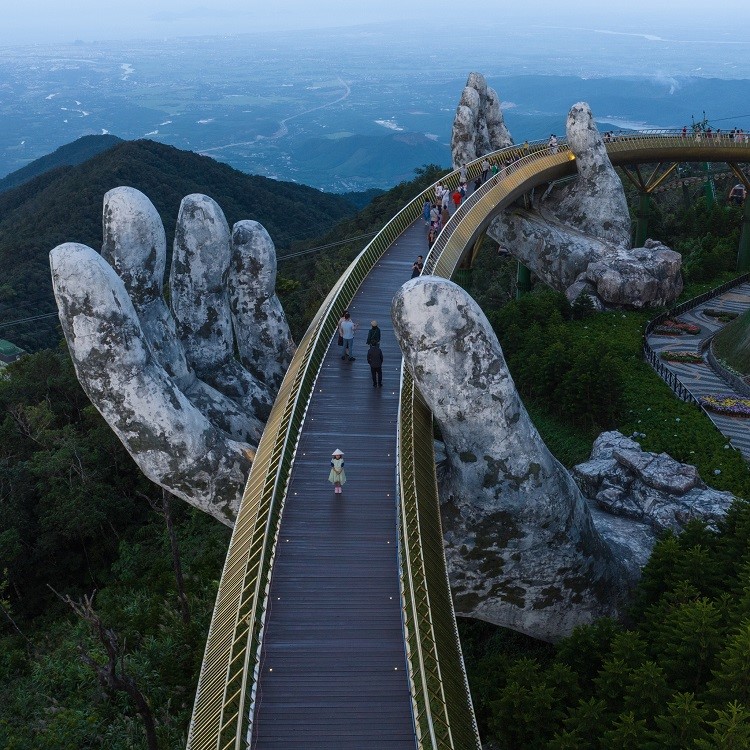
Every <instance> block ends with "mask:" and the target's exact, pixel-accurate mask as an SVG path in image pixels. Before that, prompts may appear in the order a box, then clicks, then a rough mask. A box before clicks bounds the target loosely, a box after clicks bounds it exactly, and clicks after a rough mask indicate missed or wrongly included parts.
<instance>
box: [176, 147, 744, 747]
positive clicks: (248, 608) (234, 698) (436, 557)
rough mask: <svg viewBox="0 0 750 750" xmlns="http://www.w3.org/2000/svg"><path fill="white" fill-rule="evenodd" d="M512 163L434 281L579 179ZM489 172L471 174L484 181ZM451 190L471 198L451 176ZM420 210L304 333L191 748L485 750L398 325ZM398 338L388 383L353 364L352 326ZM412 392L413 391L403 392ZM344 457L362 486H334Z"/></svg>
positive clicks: (245, 526)
mask: <svg viewBox="0 0 750 750" xmlns="http://www.w3.org/2000/svg"><path fill="white" fill-rule="evenodd" d="M607 150H608V152H609V154H610V158H611V159H612V161H613V163H614V164H616V165H618V164H619V165H625V164H638V163H655V162H661V161H670V162H677V161H714V162H716V161H728V162H732V163H734V162H748V161H750V143H745V142H743V143H737V142H729V141H728V140H727V141H726V142H723V141H722V142H719V141H715V142H707V141H705V140H703V141H696V140H695V139H694V138H693V137H692V136H689V137H683V136H681V135H680V134H677V135H670V134H644V135H640V136H638V135H636V136H632V137H628V138H621V139H617V140H616V141H614V142H612V143H609V144H608V145H607ZM490 158H492V159H497V160H500V159H503V160H506V161H508V160H510V165H509V166H507V167H506V168H505V169H504V170H502V171H501V173H500V174H498V175H497V176H495V177H493V178H492V179H490V180H489V181H488V182H487V183H485V184H484V185H483V186H482V187H481V188H479V189H478V190H477V191H476V192H475V193H474V194H472V195H471V196H470V198H469V199H468V200H467V201H465V203H464V204H463V205H462V206H461V207H460V209H459V210H458V211H457V212H456V213H455V215H454V216H452V217H451V220H450V221H449V222H448V224H447V226H446V227H445V229H444V230H443V232H442V233H441V235H440V236H439V238H438V241H437V242H436V243H435V245H434V246H433V249H432V252H431V253H430V255H429V257H428V259H427V265H426V267H425V272H426V273H433V274H437V275H440V276H444V277H446V278H450V276H451V275H452V273H453V271H454V270H455V268H456V267H457V266H458V264H459V262H460V260H461V258H462V257H463V256H464V254H465V253H466V252H467V251H468V250H469V249H470V248H471V246H472V245H473V243H474V242H475V240H476V239H477V237H479V236H480V235H481V233H482V232H483V231H484V229H485V228H486V226H487V225H488V224H489V222H490V221H491V219H492V217H493V216H495V215H496V214H497V213H499V212H500V211H501V210H503V209H504V208H505V207H507V206H508V205H510V204H511V203H512V202H513V201H514V200H515V199H517V198H519V197H520V196H522V195H524V194H525V193H527V192H529V191H530V190H531V189H532V188H534V187H537V186H539V185H542V184H544V183H548V182H550V181H553V180H556V179H561V178H563V177H566V176H569V175H572V174H574V172H575V157H574V155H573V154H572V153H571V152H570V151H569V150H568V149H567V147H566V146H565V144H561V145H560V147H559V150H558V152H557V153H554V154H551V153H549V151H548V150H547V149H546V148H545V147H544V145H543V144H531V146H530V148H529V149H528V150H527V149H524V148H522V147H519V146H512V147H510V148H508V149H504V150H503V151H502V152H496V153H495V154H493V155H491V156H490ZM479 161H480V160H478V161H477V162H474V163H472V164H471V165H469V175H470V177H472V178H473V177H475V176H476V175H477V174H478V173H479V171H480V166H479ZM443 184H446V185H447V186H448V187H450V188H453V187H455V186H456V185H457V184H458V172H453V173H452V174H450V175H449V176H448V177H447V178H446V179H444V180H443ZM432 195H434V186H433V187H430V188H428V189H427V190H426V191H425V192H424V193H422V194H420V195H418V196H416V197H415V198H414V199H413V200H412V201H411V202H410V203H409V204H407V205H406V206H404V208H403V209H402V210H401V211H400V212H399V213H398V214H397V215H396V216H395V217H394V218H393V219H392V220H391V221H390V222H388V224H387V225H386V226H385V227H384V228H383V230H381V232H380V233H379V234H378V235H377V236H376V237H375V238H374V239H373V240H372V242H371V243H370V244H369V245H368V246H367V247H366V248H365V249H364V250H363V251H362V253H360V255H359V256H358V257H357V258H356V259H355V260H354V261H353V263H352V264H351V266H350V267H349V268H348V269H347V271H346V272H345V273H344V274H343V275H342V277H341V278H340V279H339V281H338V282H337V283H336V285H335V286H334V288H333V289H332V290H331V292H330V294H329V295H328V297H327V298H326V300H325V302H324V303H323V305H322V306H321V308H320V310H319V311H318V313H317V314H316V316H315V318H314V319H313V321H312V323H311V325H310V327H309V329H308V331H307V333H306V334H305V336H304V338H303V340H302V342H301V343H300V346H299V348H298V350H297V353H296V355H295V357H294V359H293V361H292V364H291V365H290V368H289V371H288V372H287V375H286V377H285V379H284V382H283V384H282V386H281V389H280V391H279V394H278V397H277V399H276V403H275V405H274V408H273V410H272V413H271V416H270V418H269V421H268V424H267V425H266V429H265V432H264V434H263V438H262V440H261V443H260V445H259V447H258V452H257V457H256V460H255V462H254V464H253V467H252V470H251V472H250V476H249V478H248V481H247V486H246V489H245V493H244V496H243V501H242V506H241V508H240V512H239V515H238V519H237V523H236V525H235V528H234V532H233V536H232V541H231V544H230V549H229V552H228V555H227V560H226V563H225V567H224V571H223V573H222V579H221V584H220V587H219V593H218V597H217V602H216V608H215V611H214V615H213V620H212V623H211V628H210V632H209V638H208V642H207V646H206V652H205V656H204V661H203V666H202V669H201V675H200V681H199V685H198V691H197V695H196V702H195V708H194V713H193V718H192V721H191V726H190V733H189V738H188V747H189V748H191V750H204V749H208V748H211V749H212V750H225V749H227V750H228V749H229V748H236V749H238V750H239V748H282V747H283V748H286V749H287V750H291V749H293V748H300V749H301V748H305V749H307V750H311V749H314V748H321V750H322V749H323V748H334V747H335V748H352V749H354V748H359V749H362V748H373V749H374V748H407V747H409V748H412V747H413V748H456V749H460V750H470V748H476V749H477V750H478V749H479V748H480V742H479V736H478V733H477V728H476V722H475V719H474V715H473V709H472V705H471V698H470V695H469V691H468V685H467V681H466V675H465V672H464V668H463V661H462V657H461V651H460V644H459V642H458V636H457V631H456V624H455V617H454V613H453V608H452V603H451V598H450V591H449V587H448V580H447V575H446V569H445V560H444V557H443V550H442V531H441V526H440V514H439V505H438V498H437V485H436V481H435V473H434V455H433V447H432V417H431V414H430V413H429V410H428V409H427V408H426V406H425V404H424V402H423V400H422V399H421V397H420V395H419V393H418V391H417V390H416V389H415V388H414V387H413V384H412V382H411V379H410V377H409V376H408V374H407V373H404V372H401V374H400V376H399V371H400V368H399V363H400V353H399V352H398V348H397V346H395V339H394V338H393V333H392V330H391V327H390V322H389V313H388V311H389V308H390V301H391V297H392V296H393V294H394V292H395V291H396V289H397V288H398V287H399V286H400V284H401V283H403V281H405V280H406V279H407V278H408V277H409V271H410V267H411V261H412V260H413V258H414V257H415V256H416V255H417V254H423V250H426V243H425V240H424V225H423V224H422V219H421V211H422V205H423V202H424V198H425V196H428V197H432ZM346 308H350V309H351V310H352V312H353V317H354V318H355V319H357V320H359V322H360V323H361V324H363V330H366V327H367V326H368V325H369V321H370V319H371V318H374V319H377V320H378V321H379V322H380V326H381V328H382V329H383V349H384V354H385V358H386V366H385V369H384V374H385V386H384V387H383V389H377V388H373V387H372V385H371V384H370V382H369V368H368V367H367V365H366V364H365V363H364V362H362V359H363V358H364V349H365V347H364V343H363V341H362V339H363V337H364V336H363V330H362V331H361V332H360V334H359V340H358V342H357V345H358V347H359V351H358V352H355V353H358V355H359V361H358V362H357V363H356V364H355V363H350V362H342V361H341V360H340V357H339V351H338V347H336V345H335V336H334V334H335V331H336V327H337V323H338V319H339V317H340V316H341V314H342V313H343V311H344V309H346ZM399 377H400V383H399V384H398V385H399V387H398V388H397V387H395V386H396V382H397V380H398V379H399ZM335 448H340V449H342V450H343V451H344V452H345V453H346V456H345V458H346V460H347V469H348V471H349V474H350V478H351V479H350V482H349V483H348V484H347V485H346V487H345V491H344V495H343V497H342V498H340V499H335V498H337V497H338V496H334V495H333V493H332V492H331V489H330V486H329V485H328V484H327V482H326V477H327V473H328V459H329V457H330V454H331V452H332V451H333V450H334V449H335Z"/></svg>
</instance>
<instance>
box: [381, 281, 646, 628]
mask: <svg viewBox="0 0 750 750" xmlns="http://www.w3.org/2000/svg"><path fill="white" fill-rule="evenodd" d="M392 317H393V323H394V326H395V330H396V335H397V338H398V340H399V343H400V345H401V348H402V351H403V353H404V358H405V361H406V364H407V367H408V368H409V371H410V372H411V374H412V376H413V377H414V379H415V381H416V383H417V385H418V387H419V389H420V391H421V392H422V394H423V395H424V397H425V398H426V400H427V402H428V404H429V406H430V408H431V409H432V411H433V414H434V415H435V417H436V419H437V420H438V422H439V424H440V428H441V430H442V433H443V438H444V441H445V447H446V454H447V458H446V463H447V466H446V467H445V471H444V472H443V479H442V482H441V506H442V513H443V518H444V533H445V545H446V547H445V549H446V556H447V560H448V567H449V573H450V577H451V583H452V587H453V594H454V601H455V604H456V608H457V611H458V612H459V613H461V614H464V615H470V616H473V617H479V618H481V619H485V620H489V621H491V622H495V623H497V624H501V625H504V626H506V627H510V628H513V629H515V630H519V631H521V632H524V633H527V634H529V635H532V636H535V637H537V638H543V639H545V640H552V641H554V640H557V639H558V638H560V637H562V636H564V635H566V634H567V633H569V632H570V631H571V630H572V629H573V627H575V626H576V625H579V624H582V623H587V622H591V621H592V620H594V619H596V618H597V617H601V616H603V615H616V614H617V612H618V610H619V607H620V606H621V604H622V603H623V601H624V600H625V598H626V594H627V591H628V589H629V586H630V585H631V584H632V582H633V581H634V578H633V577H632V575H631V573H630V571H629V569H628V567H627V566H626V565H624V564H623V563H621V562H620V560H619V559H618V557H617V556H616V555H615V554H614V553H613V551H612V550H611V549H610V547H609V546H608V545H607V544H606V543H605V541H604V540H603V538H602V537H601V535H600V534H599V533H598V532H597V530H596V528H595V526H594V522H593V520H592V515H591V513H590V511H589V508H588V506H587V503H586V501H585V500H584V498H583V496H582V494H581V492H580V490H579V489H578V487H577V486H576V484H575V482H574V481H573V479H572V477H571V476H570V474H569V473H568V472H567V471H566V470H565V469H564V468H563V467H562V466H561V465H560V463H558V461H556V460H555V458H554V457H553V456H552V454H551V453H550V452H549V450H548V449H547V447H546V446H545V445H544V443H543V442H542V439H541V438H540V436H539V433H538V432H537V431H536V429H535V428H534V426H533V424H532V423H531V421H530V419H529V416H528V414H527V412H526V410H525V409H524V407H523V404H522V403H521V401H520V398H519V396H518V393H517V391H516V388H515V386H514V384H513V380H512V378H511V376H510V374H509V372H508V369H507V367H506V364H505V360H504V358H503V353H502V350H501V348H500V345H499V343H498V341H497V338H496V337H495V335H494V333H493V331H492V329H491V327H490V325H489V323H488V322H487V319H486V318H485V316H484V314H483V313H482V311H481V310H480V309H479V307H478V306H477V305H476V303H475V302H474V301H473V300H472V299H471V298H470V297H469V296H468V295H467V294H466V293H465V292H464V291H463V290H462V289H461V288H460V287H458V286H457V285H456V284H453V283H452V282H450V281H446V280H444V279H439V278H436V277H431V276H427V277H424V276H423V277H421V278H417V279H413V280H411V281H409V282H407V283H406V284H405V285H404V286H403V287H402V288H401V290H399V292H398V293H397V295H396V297H395V298H394V301H393V307H392Z"/></svg>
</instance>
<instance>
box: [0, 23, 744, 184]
mask: <svg viewBox="0 0 750 750" xmlns="http://www.w3.org/2000/svg"><path fill="white" fill-rule="evenodd" d="M448 26H449V25H448ZM422 31H423V30H422ZM731 33H732V32H731V31H730V32H726V33H725V34H724V35H723V36H721V37H711V35H710V34H709V33H708V32H707V33H706V36H707V39H706V40H703V41H692V42H689V43H688V42H686V41H685V39H686V38H689V37H687V36H686V34H685V33H681V32H679V31H678V30H675V29H670V30H669V32H668V33H667V32H664V35H663V36H656V35H644V34H636V33H632V34H628V33H614V32H609V31H606V30H593V29H581V28H572V29H565V28H555V27H551V26H550V27H542V26H529V27H528V28H518V29H514V30H513V34H512V35H508V34H507V32H506V30H505V29H504V28H503V27H502V26H498V27H492V26H491V25H490V26H487V27H483V28H482V29H478V30H473V31H472V37H471V41H470V43H469V44H467V43H466V40H464V39H463V38H461V36H460V35H455V34H454V33H453V32H452V30H451V29H449V28H440V29H436V30H435V32H434V33H432V32H431V33H430V34H429V35H427V36H425V34H424V33H416V32H415V31H414V30H413V29H409V28H404V29H390V28H387V27H384V26H377V25H376V26H366V27H355V28H348V29H330V30H324V31H316V32H315V33H310V34H302V33H300V32H289V33H287V34H284V35H274V36H270V35H261V34H259V35H244V36H236V37H223V38H218V37H199V38H189V39H179V38H177V39H169V40H163V41H159V42H155V41H144V42H88V41H86V42H79V43H75V44H69V45H58V46H53V47H41V46H37V47H5V48H0V113H1V114H2V120H3V128H2V130H0V178H2V177H3V176H5V175H7V174H9V173H11V172H14V171H15V170H18V169H20V168H22V167H24V166H25V165H26V164H28V163H29V162H31V161H33V160H34V159H37V158H39V157H41V156H44V155H45V154H49V153H51V152H52V151H54V150H55V149H56V148H58V147H59V146H61V145H63V144H66V143H69V142H71V141H73V140H75V139H76V138H79V137H80V136H83V135H101V134H112V135H114V136H118V137H120V138H123V139H126V140H132V139H138V138H149V139H152V140H155V141H159V142H162V143H165V144H170V145H174V146H177V147H178V148H183V149H189V150H192V151H196V152H198V153H202V154H205V155H208V156H211V157H213V158H215V159H217V160H219V161H223V162H226V163H228V164H230V165H231V166H233V167H235V168H237V169H240V170H242V171H244V172H247V173H252V174H259V175H264V176H267V177H271V178H274V179H282V180H293V181H295V182H299V183H303V184H307V185H311V186H314V187H317V188H319V189H323V190H326V191H332V192H347V191H356V190H366V189H369V188H387V187H390V186H391V185H393V184H396V183H397V182H400V181H402V180H405V179H409V178H410V177H411V176H412V175H413V170H414V168H415V167H418V166H420V165H423V164H426V163H435V164H440V165H445V166H447V165H448V162H449V159H450V156H449V148H448V144H449V140H450V129H451V124H452V119H453V113H454V111H455V107H456V104H457V101H458V97H459V95H460V92H461V89H462V87H463V85H464V82H465V80H466V76H467V74H468V73H469V72H470V71H471V70H478V71H480V72H483V73H484V74H485V75H486V77H487V78H488V81H489V83H490V84H491V85H492V86H494V87H495V88H496V89H497V90H498V92H499V94H500V96H501V98H502V100H503V108H504V112H505V116H506V121H507V123H508V125H509V127H510V130H511V132H512V134H513V136H514V137H515V139H516V140H517V141H522V140H524V139H525V138H528V139H530V140H533V139H538V138H545V137H547V136H548V135H549V133H550V132H556V133H558V134H560V133H561V132H563V131H564V123H565V115H566V113H567V110H568V108H569V107H570V105H571V104H573V103H574V102H576V101H580V100H586V101H588V102H589V103H590V104H591V106H592V108H593V110H594V113H595V115H596V116H597V118H598V120H599V122H600V124H601V126H602V129H617V128H619V127H623V128H650V127H681V126H682V125H684V124H688V125H689V124H690V120H691V117H695V118H696V119H701V118H702V117H703V112H704V111H705V114H706V116H707V117H708V118H709V119H710V120H711V122H712V123H713V124H714V127H721V128H722V129H731V128H732V127H735V126H736V127H743V128H744V129H745V130H750V108H748V106H747V102H748V101H750V54H748V53H750V43H748V42H747V41H746V40H745V38H744V37H743V36H742V35H739V34H738V35H737V38H736V39H735V38H733V37H731ZM426 40H427V41H426Z"/></svg>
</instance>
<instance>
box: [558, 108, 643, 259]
mask: <svg viewBox="0 0 750 750" xmlns="http://www.w3.org/2000/svg"><path fill="white" fill-rule="evenodd" d="M565 132H566V136H567V139H568V145H569V146H570V150H571V151H572V152H573V153H574V154H575V156H576V169H577V170H578V179H577V180H575V181H574V182H573V183H572V184H571V185H570V187H569V188H567V189H566V190H565V191H563V193H562V196H561V198H560V201H559V205H557V206H555V208H554V210H555V213H556V214H557V216H559V217H561V218H562V217H572V219H573V224H574V226H575V227H576V229H577V230H578V231H582V232H586V233H587V234H591V235H593V236H594V237H597V238H598V239H599V240H602V241H604V242H608V243H610V244H612V245H615V246H616V247H621V248H627V247H630V214H629V212H628V204H627V199H626V198H625V191H624V190H623V187H622V183H621V182H620V178H619V177H618V175H617V172H615V169H614V167H613V166H612V162H611V161H610V159H609V156H608V155H607V149H606V146H605V145H604V141H603V140H602V137H601V135H600V134H599V131H598V130H597V127H596V123H595V122H594V116H593V114H592V112H591V108H590V107H589V105H588V104H586V103H585V102H578V103H577V104H574V105H573V106H572V107H571V108H570V112H569V113H568V119H567V122H566V127H565Z"/></svg>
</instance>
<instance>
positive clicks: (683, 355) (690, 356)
mask: <svg viewBox="0 0 750 750" xmlns="http://www.w3.org/2000/svg"><path fill="white" fill-rule="evenodd" d="M659 356H660V357H661V358H662V359H664V360H666V361H667V362H684V363H686V364H690V365H697V364H701V363H702V362H703V357H701V355H700V354H696V353H695V352H674V351H664V352H662V353H661V354H660V355H659Z"/></svg>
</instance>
